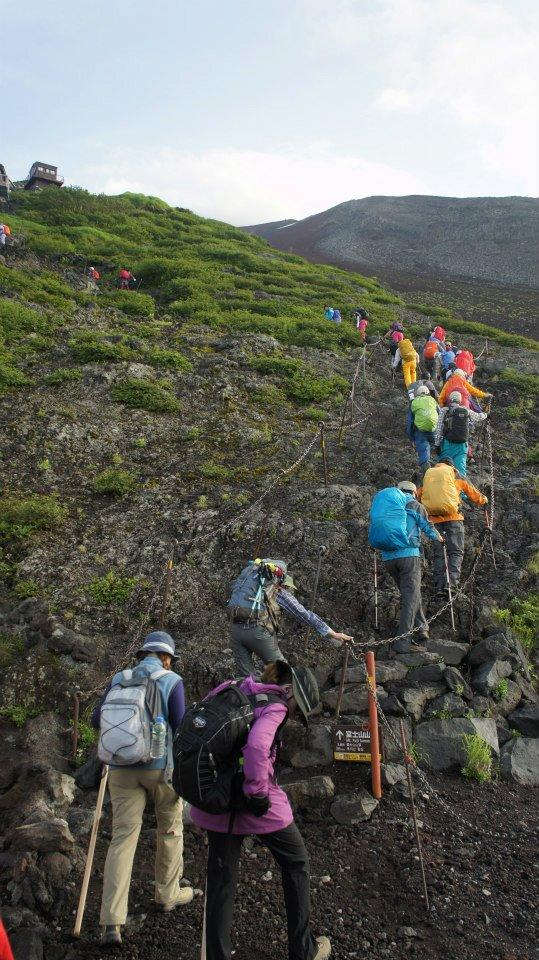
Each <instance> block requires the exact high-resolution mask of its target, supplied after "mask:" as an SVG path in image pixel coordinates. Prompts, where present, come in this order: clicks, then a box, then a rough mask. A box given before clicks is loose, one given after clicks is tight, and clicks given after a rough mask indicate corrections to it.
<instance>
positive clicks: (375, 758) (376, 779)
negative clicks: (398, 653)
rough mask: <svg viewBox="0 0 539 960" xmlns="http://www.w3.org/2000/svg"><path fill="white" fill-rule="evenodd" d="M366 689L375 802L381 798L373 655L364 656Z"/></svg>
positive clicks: (369, 652)
mask: <svg viewBox="0 0 539 960" xmlns="http://www.w3.org/2000/svg"><path fill="white" fill-rule="evenodd" d="M365 662H366V665H367V687H368V690H369V728H370V732H371V781H372V794H373V797H376V799H377V800H380V799H381V797H382V771H381V768H380V734H379V732H378V709H377V707H376V667H375V663H374V653H373V652H372V650H368V651H367V653H366V654H365Z"/></svg>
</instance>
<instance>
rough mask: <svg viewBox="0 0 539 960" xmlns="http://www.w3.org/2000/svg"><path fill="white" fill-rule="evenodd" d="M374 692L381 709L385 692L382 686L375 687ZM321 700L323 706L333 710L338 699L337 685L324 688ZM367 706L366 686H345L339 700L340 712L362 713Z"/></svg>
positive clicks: (385, 695)
mask: <svg viewBox="0 0 539 960" xmlns="http://www.w3.org/2000/svg"><path fill="white" fill-rule="evenodd" d="M376 694H377V697H378V699H379V700H380V705H381V707H382V709H383V707H384V700H385V699H386V698H387V693H386V691H385V690H384V688H383V687H377V690H376ZM322 701H323V703H324V706H326V707H329V709H330V710H335V708H336V706H337V703H338V701H339V687H331V689H330V690H326V692H325V693H323V694H322ZM368 707H369V693H368V690H367V687H366V686H357V687H346V686H345V688H344V691H343V697H342V702H341V713H362V712H363V711H364V710H368Z"/></svg>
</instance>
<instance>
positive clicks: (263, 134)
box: [0, 0, 538, 224]
mask: <svg viewBox="0 0 539 960" xmlns="http://www.w3.org/2000/svg"><path fill="white" fill-rule="evenodd" d="M536 6H537V4H535V3H534V2H532V0H228V2H226V3H224V2H223V0H92V3H83V2H81V0H54V3H52V4H48V3H44V2H43V0H25V3H21V2H20V0H2V8H1V13H0V19H1V26H2V34H3V41H4V42H3V43H2V45H1V47H2V57H1V59H2V70H1V73H0V97H1V99H0V103H1V110H0V161H1V162H3V163H5V164H6V166H7V168H8V172H9V173H10V175H11V176H13V177H14V178H15V179H18V178H20V177H22V176H23V175H24V174H25V173H26V171H27V169H28V167H29V165H30V163H31V161H33V160H36V159H40V160H46V161H49V162H52V163H57V164H58V165H59V166H60V168H61V172H62V173H63V174H64V176H65V178H66V182H67V183H73V184H78V185H80V186H84V187H87V188H88V189H90V190H95V191H103V192H105V193H119V192H122V191H124V190H134V191H141V192H144V193H152V194H156V195H158V196H161V197H163V198H164V199H166V200H168V201H169V202H171V203H174V204H177V205H180V206H186V207H190V208H191V209H193V210H195V211H196V212H198V213H201V214H204V215H206V216H213V217H217V218H219V219H223V220H227V221H230V222H232V223H236V224H246V223H256V222H260V221H265V220H277V219H283V218H285V217H304V216H307V215H309V214H311V213H316V212H318V211H320V210H324V209H326V208H327V207H330V206H333V205H334V204H336V203H340V202H342V201H344V200H349V199H352V198H355V197H365V196H369V195H372V194H396V195H402V194H410V193H428V194H442V195H451V196H486V195H498V196H504V195H516V194H518V195H536V194H537V183H536V176H537V154H536V134H537V128H536V115H537V92H536V87H537V73H536V66H535V63H536V60H537V58H536V49H537V32H538V22H537V16H536V14H535V13H534V9H535V8H536Z"/></svg>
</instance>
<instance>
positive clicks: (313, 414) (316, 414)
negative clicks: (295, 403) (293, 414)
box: [301, 407, 327, 421]
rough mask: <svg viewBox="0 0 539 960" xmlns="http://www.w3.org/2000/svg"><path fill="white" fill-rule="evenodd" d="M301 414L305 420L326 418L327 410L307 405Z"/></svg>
mask: <svg viewBox="0 0 539 960" xmlns="http://www.w3.org/2000/svg"><path fill="white" fill-rule="evenodd" d="M301 416H302V419H303V420H315V421H319V420H326V419H327V412H326V411H325V410H319V409H318V407H305V409H304V410H302V411H301Z"/></svg>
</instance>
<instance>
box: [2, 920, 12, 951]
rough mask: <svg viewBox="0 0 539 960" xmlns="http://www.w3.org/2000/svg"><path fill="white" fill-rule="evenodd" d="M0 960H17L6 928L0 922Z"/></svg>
mask: <svg viewBox="0 0 539 960" xmlns="http://www.w3.org/2000/svg"><path fill="white" fill-rule="evenodd" d="M0 960H15V958H14V956H13V951H12V949H11V947H10V945H9V939H8V935H7V933H6V928H5V927H4V924H3V923H2V921H1V920H0Z"/></svg>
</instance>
